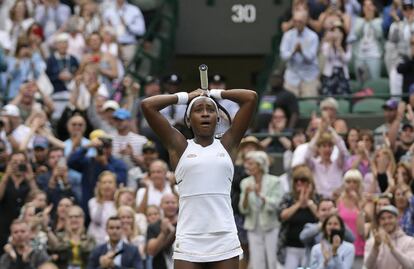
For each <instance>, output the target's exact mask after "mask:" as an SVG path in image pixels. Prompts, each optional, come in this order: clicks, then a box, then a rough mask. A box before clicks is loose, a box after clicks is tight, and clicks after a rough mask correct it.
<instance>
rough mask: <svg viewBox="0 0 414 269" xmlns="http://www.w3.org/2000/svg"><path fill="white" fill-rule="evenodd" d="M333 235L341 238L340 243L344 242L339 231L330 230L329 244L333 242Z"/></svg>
mask: <svg viewBox="0 0 414 269" xmlns="http://www.w3.org/2000/svg"><path fill="white" fill-rule="evenodd" d="M335 235H339V237H340V238H341V242H342V241H343V240H344V239H343V234H342V232H341V230H336V229H335V230H331V238H330V241H331V244H332V241H333V238H334V236H335Z"/></svg>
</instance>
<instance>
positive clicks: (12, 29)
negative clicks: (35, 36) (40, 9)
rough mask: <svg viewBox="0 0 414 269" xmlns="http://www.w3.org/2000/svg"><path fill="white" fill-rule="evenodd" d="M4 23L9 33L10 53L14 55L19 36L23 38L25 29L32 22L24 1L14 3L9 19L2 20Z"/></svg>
mask: <svg viewBox="0 0 414 269" xmlns="http://www.w3.org/2000/svg"><path fill="white" fill-rule="evenodd" d="M3 19H5V21H6V31H7V32H8V33H9V36H10V39H11V46H12V47H11V49H10V52H11V53H14V52H15V49H16V45H17V40H18V39H19V37H20V36H25V34H26V31H27V29H28V28H29V26H30V25H31V24H32V23H33V22H34V19H33V18H32V17H31V15H30V12H29V9H28V7H27V3H26V1H24V0H19V1H16V2H15V3H14V5H13V6H12V7H11V9H10V17H9V18H7V19H6V18H3Z"/></svg>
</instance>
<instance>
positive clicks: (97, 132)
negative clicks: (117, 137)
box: [89, 129, 112, 140]
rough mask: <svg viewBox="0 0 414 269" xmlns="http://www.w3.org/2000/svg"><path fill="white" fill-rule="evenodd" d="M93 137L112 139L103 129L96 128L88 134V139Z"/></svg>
mask: <svg viewBox="0 0 414 269" xmlns="http://www.w3.org/2000/svg"><path fill="white" fill-rule="evenodd" d="M95 138H109V139H112V137H111V136H110V135H108V134H107V133H106V132H105V131H104V130H102V129H96V130H93V131H92V132H91V133H90V134H89V139H90V140H94V139H95Z"/></svg>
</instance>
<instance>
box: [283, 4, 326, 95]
mask: <svg viewBox="0 0 414 269" xmlns="http://www.w3.org/2000/svg"><path fill="white" fill-rule="evenodd" d="M307 20H308V14H307V12H305V11H296V12H295V13H294V14H293V24H294V28H292V29H291V30H289V31H287V32H286V33H284V34H283V37H282V42H281V44H280V57H281V58H282V59H283V60H284V61H286V65H287V67H286V71H285V75H284V79H285V85H284V87H285V89H287V90H289V91H291V92H293V93H294V94H295V95H296V96H298V97H304V96H305V97H307V96H317V95H318V88H319V84H320V83H319V65H318V59H317V55H318V47H319V38H318V35H317V34H316V33H315V32H314V31H312V30H311V29H309V28H308V27H306V22H307Z"/></svg>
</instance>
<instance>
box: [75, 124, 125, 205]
mask: <svg viewBox="0 0 414 269" xmlns="http://www.w3.org/2000/svg"><path fill="white" fill-rule="evenodd" d="M90 138H91V142H90V144H88V145H86V146H81V147H80V148H79V149H78V150H76V151H74V152H73V153H72V154H71V155H70V156H69V158H68V166H69V168H71V169H74V170H76V171H78V172H80V173H81V174H82V200H81V206H82V208H83V210H84V212H89V210H88V201H89V199H91V198H92V197H93V196H94V189H95V186H96V182H97V181H98V176H99V174H101V173H102V172H103V171H105V170H109V171H111V172H113V173H115V174H116V176H117V183H118V184H124V185H126V180H127V166H126V164H125V163H124V162H123V161H122V160H119V159H116V158H114V157H113V155H112V139H111V137H110V136H109V135H108V134H106V133H105V132H104V131H102V130H95V131H93V132H92V133H91V134H90ZM89 148H96V151H97V155H96V157H88V156H87V153H88V149H89Z"/></svg>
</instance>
